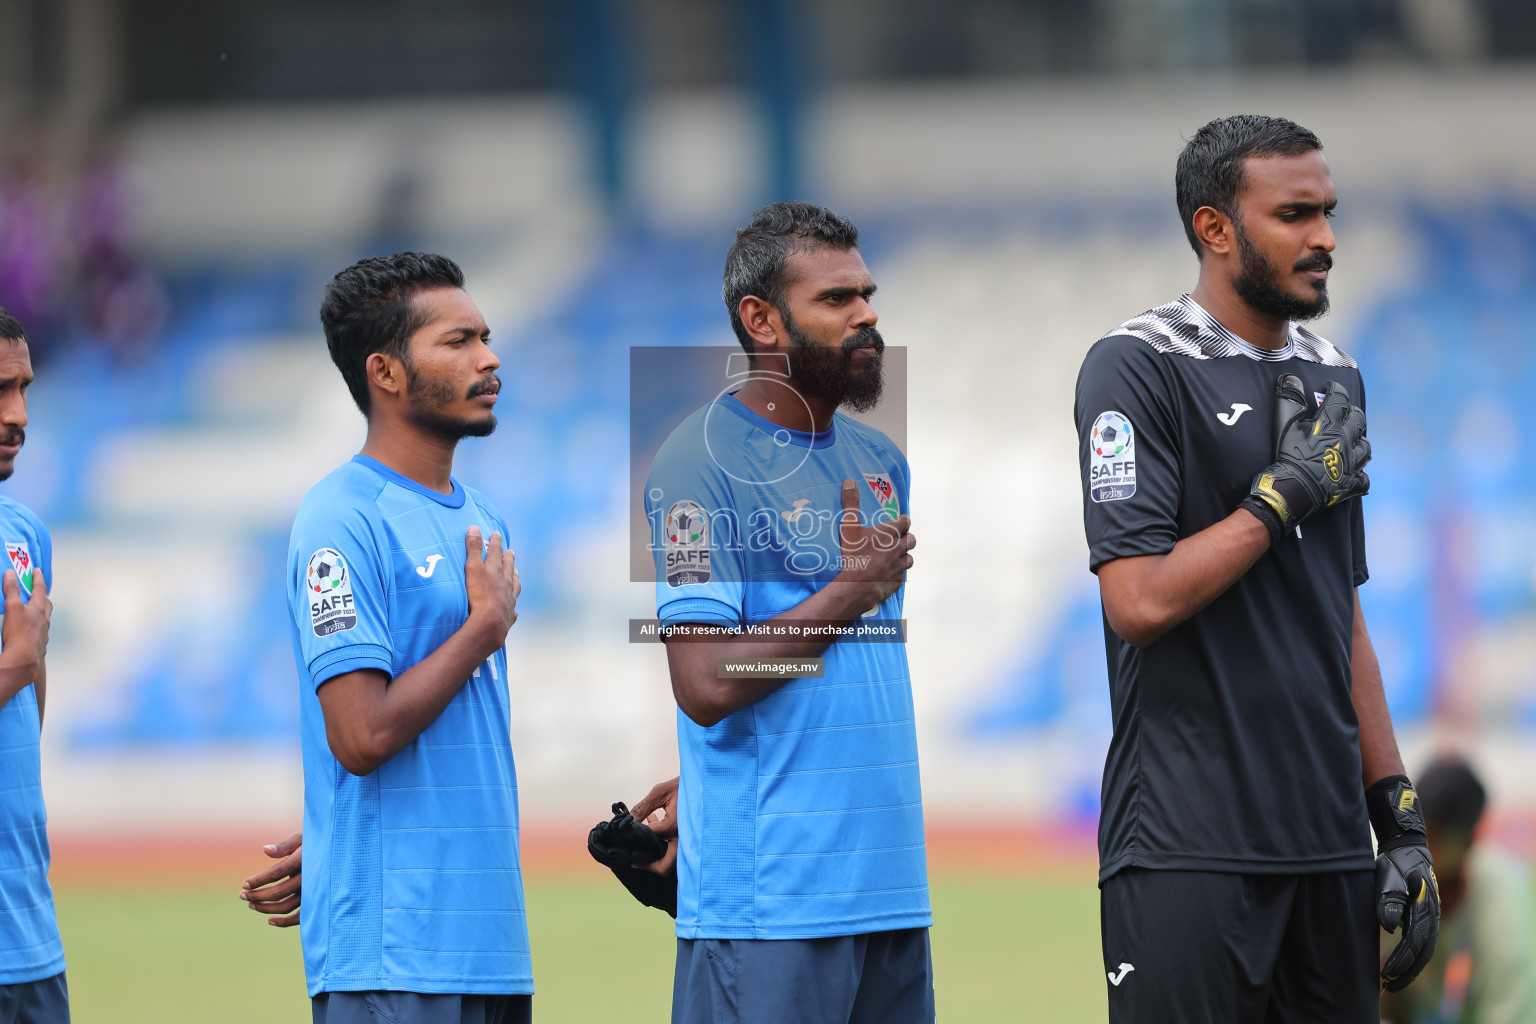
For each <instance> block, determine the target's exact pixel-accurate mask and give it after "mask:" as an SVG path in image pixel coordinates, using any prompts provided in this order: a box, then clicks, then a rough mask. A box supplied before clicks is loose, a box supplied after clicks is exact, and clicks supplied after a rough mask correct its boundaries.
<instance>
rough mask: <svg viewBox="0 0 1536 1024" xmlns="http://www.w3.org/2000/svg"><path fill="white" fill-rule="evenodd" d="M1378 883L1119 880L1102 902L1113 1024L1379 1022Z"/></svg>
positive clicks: (1134, 875) (1193, 877) (1355, 877)
mask: <svg viewBox="0 0 1536 1024" xmlns="http://www.w3.org/2000/svg"><path fill="white" fill-rule="evenodd" d="M1375 879H1376V875H1375V872H1374V871H1370V870H1366V871H1336V872H1328V873H1322V874H1306V875H1238V874H1223V873H1218V872H1210V871H1149V870H1146V869H1143V868H1128V869H1126V870H1124V871H1120V872H1117V873H1116V874H1114V875H1111V876H1110V877H1109V878H1108V879H1107V880H1105V882H1104V884H1103V885H1102V886H1101V887H1100V894H1099V920H1100V925H1101V928H1102V930H1103V938H1104V970H1105V974H1106V976H1107V978H1106V982H1105V984H1106V985H1107V987H1108V989H1109V1020H1110V1024H1163V1022H1167V1024H1291V1022H1295V1024H1303V1022H1305V1024H1324V1022H1326V1024H1379V1022H1380V1020H1381V996H1380V990H1379V988H1378V984H1379V982H1378V979H1377V972H1378V970H1379V967H1380V956H1381V954H1380V945H1379V942H1380V940H1379V935H1380V934H1381V932H1380V929H1379V927H1378V926H1377V924H1376V881H1375Z"/></svg>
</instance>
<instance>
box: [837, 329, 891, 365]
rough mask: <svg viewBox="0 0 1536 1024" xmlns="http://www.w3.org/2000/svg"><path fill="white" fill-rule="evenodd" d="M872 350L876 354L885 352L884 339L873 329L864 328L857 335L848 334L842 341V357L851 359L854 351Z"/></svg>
mask: <svg viewBox="0 0 1536 1024" xmlns="http://www.w3.org/2000/svg"><path fill="white" fill-rule="evenodd" d="M860 348H872V349H874V350H875V351H876V352H884V351H885V339H884V338H882V337H881V336H880V332H879V331H877V330H876V329H875V328H873V327H866V328H864V329H863V330H862V331H859V332H858V333H857V334H850V335H848V337H846V338H844V339H843V355H844V357H846V358H852V356H853V352H854V349H860Z"/></svg>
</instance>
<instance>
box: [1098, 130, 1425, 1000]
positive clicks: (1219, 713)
mask: <svg viewBox="0 0 1536 1024" xmlns="http://www.w3.org/2000/svg"><path fill="white" fill-rule="evenodd" d="M1175 183H1176V192H1177V202H1178V208H1179V216H1180V219H1181V220H1182V222H1183V227H1184V232H1185V234H1186V235H1187V237H1188V240H1189V243H1190V245H1191V247H1193V249H1194V251H1195V255H1196V257H1197V258H1198V260H1199V280H1198V282H1197V284H1196V286H1195V289H1194V290H1193V291H1192V292H1190V293H1189V294H1186V295H1183V296H1180V297H1179V298H1177V299H1175V300H1174V301H1172V302H1169V303H1167V304H1166V305H1163V306H1159V307H1158V308H1156V309H1153V310H1150V311H1149V312H1146V313H1144V314H1142V315H1140V316H1138V317H1135V318H1133V319H1131V320H1128V321H1127V322H1125V323H1124V324H1122V325H1121V326H1119V327H1117V328H1115V329H1114V330H1112V331H1110V332H1109V333H1108V334H1106V335H1105V336H1104V337H1103V338H1101V339H1099V341H1098V342H1097V343H1095V344H1094V345H1093V347H1092V348H1091V349H1090V350H1089V352H1088V354H1087V357H1086V358H1085V359H1084V361H1083V366H1082V370H1081V373H1080V375H1079V377H1078V381H1077V394H1076V423H1077V430H1078V437H1079V442H1080V447H1079V457H1080V468H1081V472H1082V483H1083V518H1084V523H1085V527H1086V531H1087V537H1088V546H1089V552H1090V555H1089V559H1090V561H1089V567H1090V569H1091V570H1092V571H1093V572H1094V573H1096V574H1097V575H1098V582H1099V591H1100V595H1101V597H1102V601H1103V609H1104V623H1105V630H1104V637H1105V647H1106V652H1107V655H1108V664H1109V677H1110V693H1111V703H1112V707H1113V712H1114V733H1113V738H1112V740H1111V743H1110V749H1109V756H1108V759H1107V761H1106V763H1105V768H1104V783H1103V812H1102V817H1101V819H1100V825H1099V855H1100V869H1099V885H1100V890H1101V923H1102V931H1103V948H1104V967H1105V973H1106V976H1107V980H1108V991H1109V1009H1110V1019H1111V1020H1112V1021H1115V1022H1132V1021H1134V1022H1136V1024H1147V1022H1158V1021H1168V1022H1170V1024H1171V1022H1178V1024H1192V1022H1203V1021H1208V1022H1212V1024H1216V1022H1221V1024H1245V1022H1253V1024H1259V1022H1280V1021H1297V1022H1301V1021H1320V1020H1328V1021H1339V1022H1358V1024H1376V1022H1377V1021H1378V1020H1379V1019H1380V1014H1379V1003H1380V987H1381V985H1383V984H1384V985H1385V986H1386V987H1387V988H1388V989H1397V988H1401V987H1402V986H1404V985H1407V984H1408V983H1409V982H1410V981H1412V979H1413V978H1414V976H1415V975H1416V974H1417V973H1418V972H1419V971H1420V970H1421V969H1422V968H1423V966H1424V965H1425V963H1427V962H1428V960H1429V958H1430V957H1431V955H1432V954H1433V952H1434V948H1435V933H1436V929H1437V926H1438V920H1439V898H1438V892H1437V888H1436V882H1435V877H1434V872H1433V870H1432V868H1431V861H1430V856H1429V850H1428V847H1427V846H1426V835H1425V829H1424V819H1423V816H1422V815H1421V813H1420V810H1419V807H1418V801H1417V795H1416V794H1415V792H1414V789H1413V786H1412V784H1411V783H1410V782H1409V780H1408V778H1407V776H1406V775H1405V774H1404V771H1403V764H1402V761H1401V759H1400V758H1399V756H1398V751H1397V743H1396V740H1395V738H1394V736H1393V731H1392V721H1391V718H1390V716H1389V714H1388V711H1387V704H1386V700H1385V697H1384V696H1383V693H1382V682H1381V672H1380V669H1379V667H1378V665H1377V660H1376V655H1375V652H1374V650H1373V649H1372V647H1371V639H1370V635H1369V634H1368V632H1367V630H1366V623H1365V618H1364V615H1363V614H1362V613H1361V609H1360V600H1359V596H1358V592H1357V591H1358V588H1359V587H1361V586H1362V585H1364V584H1365V582H1366V580H1367V578H1368V576H1369V571H1368V568H1367V563H1366V552H1365V522H1364V516H1363V508H1362V502H1361V498H1362V497H1363V496H1364V495H1365V494H1366V493H1367V492H1368V490H1369V488H1370V480H1369V478H1368V477H1367V475H1366V473H1365V471H1364V468H1363V467H1364V466H1365V464H1366V463H1367V462H1368V461H1369V459H1370V454H1371V448H1370V442H1369V441H1368V440H1367V439H1366V416H1365V390H1364V385H1363V383H1362V380H1361V376H1360V371H1359V368H1358V367H1357V366H1356V364H1355V361H1354V360H1353V359H1351V358H1350V357H1349V356H1348V355H1346V354H1345V353H1344V352H1342V351H1340V350H1339V349H1338V348H1336V347H1335V346H1333V345H1332V344H1330V343H1329V342H1327V341H1326V340H1324V339H1323V338H1321V337H1319V336H1318V335H1316V334H1314V333H1313V332H1312V331H1310V330H1308V329H1307V328H1306V327H1304V326H1302V324H1303V322H1305V321H1309V320H1312V319H1314V318H1316V317H1319V316H1321V315H1322V314H1323V313H1324V312H1325V311H1326V310H1327V308H1328V274H1329V271H1330V269H1331V268H1332V266H1333V251H1334V245H1335V242H1334V235H1333V230H1332V227H1331V225H1330V223H1329V219H1330V217H1331V216H1332V214H1333V210H1334V206H1335V204H1336V202H1337V198H1336V196H1335V192H1334V185H1333V180H1332V177H1331V174H1330V171H1329V166H1328V161H1327V160H1326V159H1325V158H1324V156H1323V152H1322V144H1321V142H1319V140H1318V138H1317V136H1316V135H1314V134H1313V133H1312V132H1310V131H1308V130H1307V129H1305V128H1302V127H1301V126H1300V125H1297V124H1295V123H1293V122H1291V121H1288V120H1285V119H1283V118H1276V117H1258V116H1239V117H1228V118H1222V119H1220V120H1216V121H1212V122H1211V123H1209V124H1207V125H1205V126H1204V127H1203V128H1201V129H1200V130H1199V131H1198V132H1196V133H1195V135H1194V137H1193V138H1191V139H1190V140H1189V142H1188V144H1187V145H1186V146H1185V147H1184V150H1183V152H1182V153H1181V154H1180V156H1179V159H1178V166H1177V171H1176V175H1175ZM1373 829H1374V831H1375V836H1376V841H1377V845H1378V847H1379V854H1374V853H1373V851H1372V844H1371V832H1372V830H1373ZM1378 925H1379V926H1380V927H1383V928H1386V929H1387V930H1388V931H1389V932H1397V933H1398V934H1399V935H1400V939H1399V941H1398V942H1397V943H1396V946H1395V948H1394V949H1393V950H1392V952H1391V954H1390V956H1388V957H1387V959H1386V962H1385V964H1384V965H1382V964H1381V963H1380V962H1379V959H1378V945H1379V943H1378V935H1379V932H1378ZM1378 972H1379V976H1378Z"/></svg>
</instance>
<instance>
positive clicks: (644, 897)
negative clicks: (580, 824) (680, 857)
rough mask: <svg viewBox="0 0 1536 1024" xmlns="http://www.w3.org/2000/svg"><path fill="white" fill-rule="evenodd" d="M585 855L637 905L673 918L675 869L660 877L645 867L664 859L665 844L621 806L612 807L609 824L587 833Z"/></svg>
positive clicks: (607, 822) (599, 825)
mask: <svg viewBox="0 0 1536 1024" xmlns="http://www.w3.org/2000/svg"><path fill="white" fill-rule="evenodd" d="M587 852H588V853H590V854H592V859H593V860H595V861H597V862H598V863H599V864H606V865H607V866H608V867H609V869H611V870H612V871H613V873H614V875H615V876H616V877H617V878H618V880H619V881H620V882H621V883H623V885H624V888H626V889H628V890H629V894H630V895H631V896H633V897H634V898H635V899H637V900H639V901H640V902H641V904H643V905H644V906H647V907H656V908H658V909H660V910H665V911H666V912H667V913H668V914H670V915H671V916H672V917H676V916H677V865H676V864H673V865H672V867H671V868H669V869H668V870H667V873H666V874H664V875H658V874H657V873H656V872H654V871H652V870H650V869H649V868H647V867H646V865H647V864H653V863H655V862H656V861H658V860H660V859H661V858H662V857H664V856H666V853H667V842H666V840H664V839H662V838H661V837H660V836H658V835H657V834H656V833H655V832H653V831H651V828H650V826H648V825H645V824H642V823H640V822H638V821H636V820H635V819H634V818H633V817H632V816H631V815H630V813H629V808H628V807H625V806H624V804H623V803H616V804H614V805H613V820H612V821H600V822H598V823H597V824H596V825H594V826H593V827H592V831H591V832H588V833H587Z"/></svg>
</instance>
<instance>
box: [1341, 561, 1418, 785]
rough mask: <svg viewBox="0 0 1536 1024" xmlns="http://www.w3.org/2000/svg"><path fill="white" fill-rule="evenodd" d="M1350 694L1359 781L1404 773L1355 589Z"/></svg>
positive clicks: (1377, 665)
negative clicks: (1356, 733) (1356, 726)
mask: <svg viewBox="0 0 1536 1024" xmlns="http://www.w3.org/2000/svg"><path fill="white" fill-rule="evenodd" d="M1350 697H1351V699H1352V700H1353V701H1354V703H1355V717H1356V718H1358V719H1359V720H1360V782H1361V784H1362V785H1364V786H1366V787H1369V786H1371V785H1372V784H1373V783H1375V782H1378V781H1380V780H1381V779H1384V778H1386V777H1387V776H1389V775H1406V774H1407V772H1406V771H1405V770H1404V769H1403V759H1402V756H1401V755H1400V754H1399V753H1398V751H1397V737H1396V735H1395V734H1394V733H1393V732H1392V714H1391V712H1389V711H1388V710H1387V695H1386V693H1385V691H1383V689H1382V686H1381V665H1380V664H1379V663H1378V662H1377V661H1376V649H1375V648H1374V647H1372V646H1371V636H1370V634H1369V633H1367V632H1366V630H1365V613H1364V612H1362V611H1361V610H1360V592H1359V591H1358V590H1357V591H1356V592H1355V630H1354V643H1353V645H1352V654H1351V658H1350Z"/></svg>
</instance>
